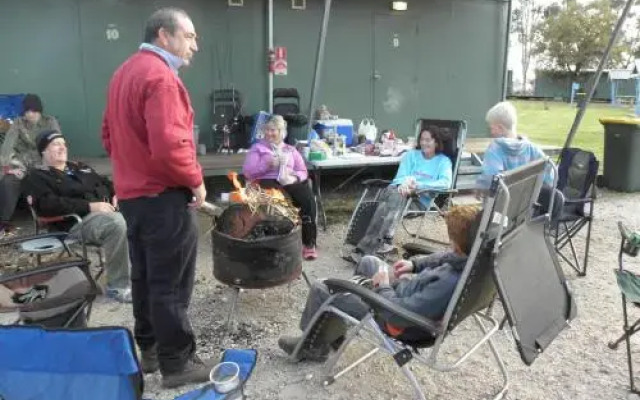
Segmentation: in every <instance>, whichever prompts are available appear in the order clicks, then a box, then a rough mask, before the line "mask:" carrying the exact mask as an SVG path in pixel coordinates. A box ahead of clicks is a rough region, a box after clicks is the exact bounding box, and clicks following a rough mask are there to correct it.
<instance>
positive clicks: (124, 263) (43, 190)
mask: <svg viewBox="0 0 640 400" xmlns="http://www.w3.org/2000/svg"><path fill="white" fill-rule="evenodd" d="M36 147H37V149H38V152H39V153H40V154H42V166H41V167H38V168H33V169H31V170H30V171H29V172H28V174H27V177H26V182H25V184H26V192H27V193H28V194H29V195H31V196H32V197H33V201H34V207H35V209H36V211H37V212H38V214H39V215H41V216H45V217H49V216H60V215H66V214H77V215H78V216H80V217H81V218H82V223H76V222H75V221H74V220H68V221H64V222H59V223H55V224H53V227H54V228H55V229H58V230H64V231H68V232H69V233H70V236H71V237H75V238H77V239H81V240H83V241H84V242H86V243H93V244H96V245H99V246H101V247H102V248H103V249H104V252H105V258H106V260H105V268H106V274H107V290H106V294H107V296H109V297H111V298H113V299H115V300H117V301H120V302H123V303H130V302H131V281H130V269H131V264H130V261H129V248H128V245H127V225H126V223H125V220H124V218H123V217H122V214H120V213H119V212H118V211H117V207H118V200H117V198H116V197H115V196H114V191H113V185H112V184H111V182H110V181H109V180H108V179H106V178H104V177H102V176H100V175H98V174H97V173H96V172H95V171H94V170H93V169H92V168H91V167H89V166H87V165H84V164H82V163H76V162H70V161H68V160H67V145H66V142H65V140H64V137H63V136H62V134H61V133H60V132H58V131H55V130H48V131H44V132H42V133H41V134H40V135H38V137H37V139H36Z"/></svg>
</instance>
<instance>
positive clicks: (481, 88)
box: [0, 0, 507, 156]
mask: <svg viewBox="0 0 640 400" xmlns="http://www.w3.org/2000/svg"><path fill="white" fill-rule="evenodd" d="M244 3H245V5H244V6H243V7H229V6H228V5H227V1H226V0H183V1H173V2H170V1H151V0H135V1H133V0H0V9H1V10H2V12H0V48H2V49H3V60H2V63H0V93H28V92H33V93H38V94H40V95H41V97H42V98H43V100H44V103H45V109H46V111H45V112H46V113H49V114H52V115H55V116H57V117H58V119H59V120H60V123H61V126H62V129H63V131H64V133H65V134H66V135H67V137H68V138H69V141H70V143H71V151H72V154H73V155H83V156H97V155H102V154H104V151H103V150H102V146H101V144H100V139H99V136H100V122H101V115H102V110H103V107H104V101H105V100H104V99H105V91H106V86H107V83H108V81H109V78H110V76H111V74H112V73H113V71H114V70H115V68H116V67H117V66H118V65H119V64H120V63H121V62H122V61H124V60H125V59H126V58H127V57H128V56H129V55H130V54H131V53H132V52H134V51H135V50H136V49H137V47H138V45H139V44H140V41H141V37H142V28H143V25H144V21H145V19H146V17H147V16H148V15H149V14H150V13H151V12H152V11H153V10H154V9H156V8H158V7H161V6H176V7H181V8H183V9H185V10H186V11H187V12H188V13H189V14H190V15H191V16H192V19H193V21H194V24H195V26H196V30H197V31H198V34H199V36H200V41H199V46H200V51H199V53H198V54H197V55H196V57H195V59H194V61H193V63H192V66H191V67H190V68H188V69H185V70H184V71H182V72H181V77H182V79H183V80H184V82H185V84H186V85H187V87H188V89H189V91H190V94H191V97H192V101H193V105H194V109H195V110H196V121H197V123H198V125H200V127H201V138H202V139H201V141H202V142H205V143H207V140H208V139H207V138H208V135H209V132H210V120H211V111H210V100H209V96H210V94H211V91H212V90H214V89H218V88H230V87H232V86H233V87H235V88H237V89H239V90H240V91H241V92H242V93H243V95H244V97H245V99H246V101H245V107H244V113H245V114H250V113H255V112H257V111H259V110H261V109H265V108H266V107H267V94H266V91H267V77H266V72H265V70H266V54H265V48H266V43H267V38H266V29H267V27H266V20H265V18H266V17H265V16H266V1H265V0H245V2H244ZM389 3H390V2H389V1H387V0H341V1H334V2H333V8H332V12H331V20H330V23H329V29H328V36H327V43H326V57H325V65H324V68H323V71H322V76H321V85H320V90H319V93H318V102H317V104H318V105H320V104H326V105H327V106H328V107H329V109H330V110H331V111H332V112H333V113H335V114H338V115H340V117H342V118H350V119H352V120H353V121H354V124H356V125H357V124H358V122H359V121H360V120H361V119H362V118H364V117H370V116H373V117H375V118H376V121H377V124H378V127H379V128H381V129H384V128H393V129H395V130H396V131H397V132H398V133H399V134H400V135H401V136H404V137H406V136H408V135H412V134H413V122H414V121H415V119H416V118H418V117H429V118H445V119H465V120H467V121H468V122H469V127H470V135H472V136H485V135H486V128H485V126H484V125H485V124H484V121H483V120H484V113H485V111H486V110H487V109H488V108H489V107H490V106H491V105H492V104H493V103H495V102H496V101H498V100H499V99H500V96H501V86H502V82H501V80H502V67H503V59H504V54H503V48H504V37H505V36H504V25H505V24H504V19H505V17H506V10H507V7H506V3H505V2H501V1H500V2H499V1H492V0H488V1H487V0H466V1H449V0H442V1H440V0H420V1H417V0H414V1H409V11H408V12H406V13H394V12H392V11H390V10H389ZM274 4H275V11H274V21H275V29H274V41H275V45H276V46H285V47H286V48H287V52H288V63H289V74H288V75H287V76H276V77H275V78H274V86H275V87H296V88H297V89H298V90H299V92H300V93H301V97H302V98H301V103H302V109H303V111H304V112H305V113H306V112H307V108H308V103H309V95H310V92H311V82H312V78H313V67H314V64H315V54H316V48H317V41H318V34H319V30H320V24H321V19H322V12H323V7H324V1H322V0H308V1H307V9H306V10H292V9H291V8H290V1H286V0H274ZM107 30H111V31H113V30H117V32H118V38H117V40H108V39H107V34H106V32H107ZM394 38H395V39H397V40H394ZM112 39H113V38H112ZM375 73H378V74H379V75H380V76H381V78H380V79H378V80H376V79H373V76H374V75H375Z"/></svg>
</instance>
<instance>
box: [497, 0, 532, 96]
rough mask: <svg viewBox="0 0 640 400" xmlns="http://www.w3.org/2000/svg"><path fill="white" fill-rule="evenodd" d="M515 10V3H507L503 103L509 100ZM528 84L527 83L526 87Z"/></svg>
mask: <svg viewBox="0 0 640 400" xmlns="http://www.w3.org/2000/svg"><path fill="white" fill-rule="evenodd" d="M512 8H513V1H512V0H509V1H508V2H507V32H506V35H505V39H504V65H503V66H502V101H504V100H506V99H507V89H508V88H509V85H508V83H507V79H508V77H509V66H508V64H509V37H510V36H511V13H512V12H513V11H512ZM526 84H527V83H526V82H525V85H526Z"/></svg>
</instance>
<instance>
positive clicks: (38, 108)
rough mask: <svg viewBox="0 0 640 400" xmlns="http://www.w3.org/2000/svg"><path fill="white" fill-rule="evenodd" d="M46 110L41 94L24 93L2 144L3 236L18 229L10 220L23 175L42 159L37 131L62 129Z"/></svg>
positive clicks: (0, 218)
mask: <svg viewBox="0 0 640 400" xmlns="http://www.w3.org/2000/svg"><path fill="white" fill-rule="evenodd" d="M43 110H44V108H43V106H42V100H40V97H39V96H38V95H36V94H27V95H25V96H24V99H23V100H22V116H21V117H18V118H16V119H15V120H14V121H13V123H12V124H11V127H10V128H9V130H8V131H7V133H6V135H5V139H4V142H3V143H2V147H0V238H2V237H3V236H4V235H6V234H7V233H10V232H13V231H14V230H15V228H14V227H13V226H12V225H11V224H10V223H9V222H10V221H11V217H12V216H13V212H14V211H15V208H16V204H17V203H18V199H19V198H20V196H21V194H22V184H21V181H22V178H24V176H25V174H26V172H27V169H28V168H31V167H34V166H37V165H39V164H40V162H41V158H40V153H39V152H38V150H37V149H36V137H37V135H38V134H39V133H40V132H43V131H56V132H60V125H59V124H58V121H57V120H56V119H55V118H54V117H52V116H49V115H44V114H43V113H42V112H43Z"/></svg>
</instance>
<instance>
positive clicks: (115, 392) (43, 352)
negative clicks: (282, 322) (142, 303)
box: [0, 325, 258, 400]
mask: <svg viewBox="0 0 640 400" xmlns="http://www.w3.org/2000/svg"><path fill="white" fill-rule="evenodd" d="M257 357H258V354H257V352H256V351H255V350H252V349H246V350H245V349H228V350H225V352H224V353H223V355H222V359H221V362H228V361H232V362H235V363H236V364H238V366H239V367H240V386H239V388H238V389H237V390H236V391H235V392H234V393H233V394H234V395H237V394H238V392H240V393H242V391H243V389H244V385H245V384H246V382H247V380H248V379H249V377H250V376H251V374H252V372H253V368H254V367H255V365H256V361H257ZM143 390H144V382H143V375H142V370H141V368H140V364H139V362H138V358H137V356H136V352H135V346H134V344H133V338H132V336H131V333H130V332H129V331H128V330H127V329H126V328H122V327H103V328H90V329H75V330H69V329H46V328H42V327H39V326H19V325H10V326H0V400H33V399H48V400H87V399H91V400H141V399H142V393H143ZM231 394H232V393H227V394H221V393H218V392H217V391H216V389H215V388H214V387H213V384H206V385H204V386H202V387H201V388H198V389H195V390H192V391H190V392H187V393H184V394H182V395H180V396H179V397H176V400H195V399H198V400H224V399H227V398H237V396H236V397H234V396H230V395H231Z"/></svg>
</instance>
